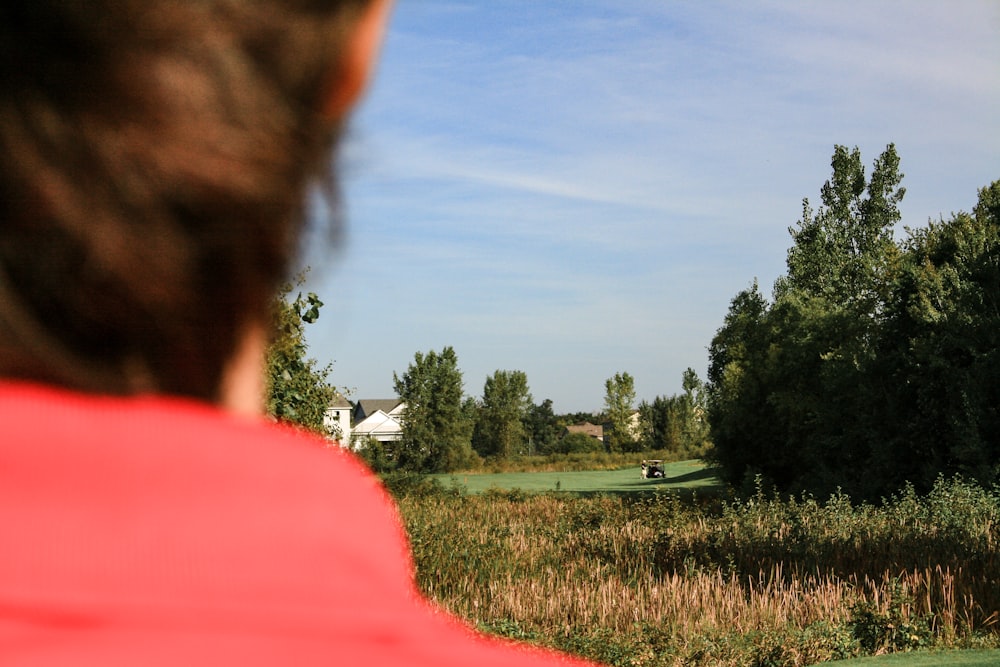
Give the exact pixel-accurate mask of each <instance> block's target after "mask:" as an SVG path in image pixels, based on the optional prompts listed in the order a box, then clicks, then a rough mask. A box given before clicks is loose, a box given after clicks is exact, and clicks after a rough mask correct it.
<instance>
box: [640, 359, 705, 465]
mask: <svg viewBox="0 0 1000 667" xmlns="http://www.w3.org/2000/svg"><path fill="white" fill-rule="evenodd" d="M681 385H682V387H683V389H684V393H683V394H677V395H674V396H657V397H656V398H654V399H653V402H652V403H648V402H646V401H643V402H642V403H640V404H639V429H640V432H641V440H640V442H641V444H642V447H643V449H645V450H647V451H649V450H654V449H655V450H665V451H668V452H671V453H672V454H673V455H674V456H679V457H681V458H700V457H701V456H703V455H704V454H705V451H706V450H707V447H708V444H709V427H708V415H707V409H706V407H707V406H706V400H705V399H706V396H705V387H704V384H703V383H702V381H701V379H699V378H698V374H697V373H695V371H694V370H693V369H691V368H688V369H687V370H686V371H684V375H683V378H682V382H681Z"/></svg>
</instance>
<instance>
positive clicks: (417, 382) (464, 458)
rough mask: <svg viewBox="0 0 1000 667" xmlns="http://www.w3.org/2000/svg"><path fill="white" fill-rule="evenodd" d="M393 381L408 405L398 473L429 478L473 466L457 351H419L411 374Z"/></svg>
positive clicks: (473, 457) (446, 349)
mask: <svg viewBox="0 0 1000 667" xmlns="http://www.w3.org/2000/svg"><path fill="white" fill-rule="evenodd" d="M392 377H393V384H394V386H395V389H396V394H397V395H398V396H399V398H400V400H402V401H403V402H404V403H405V404H406V409H405V410H404V412H403V416H402V424H403V435H402V438H401V440H400V441H399V456H398V459H397V460H398V464H397V466H398V468H399V469H403V470H411V471H414V472H428V473H430V472H451V471H454V470H459V469H462V468H464V467H467V466H470V465H474V463H475V455H474V453H473V451H472V448H471V446H470V443H469V430H468V425H467V424H466V420H465V412H464V410H463V405H462V372H461V371H460V370H459V368H458V356H457V355H456V354H455V350H454V349H452V348H451V347H445V348H444V349H443V350H442V351H441V352H440V353H437V352H434V351H433V350H432V351H430V352H428V353H427V354H421V353H420V352H417V353H416V354H415V355H414V357H413V363H411V364H410V366H409V368H408V369H407V370H406V372H405V373H403V375H402V376H398V375H396V374H395V373H393V374H392Z"/></svg>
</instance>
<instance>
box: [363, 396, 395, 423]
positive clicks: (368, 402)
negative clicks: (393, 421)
mask: <svg viewBox="0 0 1000 667" xmlns="http://www.w3.org/2000/svg"><path fill="white" fill-rule="evenodd" d="M400 404H402V401H401V400H399V399H398V398H363V399H360V400H359V401H358V402H357V404H356V405H355V406H354V414H353V418H354V421H356V422H360V421H362V420H363V419H365V417H368V416H370V415H373V414H375V413H376V412H378V411H379V410H381V411H382V412H384V413H385V414H387V415H391V414H393V413H395V412H398V411H397V410H396V408H398V407H399V406H400Z"/></svg>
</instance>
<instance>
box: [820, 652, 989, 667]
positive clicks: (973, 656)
mask: <svg viewBox="0 0 1000 667" xmlns="http://www.w3.org/2000/svg"><path fill="white" fill-rule="evenodd" d="M823 664H824V665H829V666H830V667H996V666H997V665H1000V651H940V652H936V651H928V652H921V653H895V654H893V655H880V656H873V657H868V658H858V659H856V660H840V661H835V662H824V663H823Z"/></svg>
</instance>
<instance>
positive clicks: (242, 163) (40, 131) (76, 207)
mask: <svg viewBox="0 0 1000 667" xmlns="http://www.w3.org/2000/svg"><path fill="white" fill-rule="evenodd" d="M363 4H364V2H363V0H347V1H344V0H341V1H337V0H326V1H320V0H312V1H310V0H270V1H267V0H256V1H255V0H155V1H151V0H7V2H4V3H3V5H2V8H0V86H2V89H0V159H2V160H3V166H2V167H0V375H3V376H7V377H20V378H28V379H34V380H40V381H45V382H53V383H57V384H60V385H64V386H69V387H73V388H76V389H81V390H85V391H93V392H107V393H124V394H128V393H135V392H142V391H155V392H163V393H172V394H181V395H188V396H195V397H199V398H204V399H208V400H215V399H216V398H217V392H218V389H219V384H220V380H221V375H222V372H223V369H224V367H225V364H226V362H227V361H228V360H229V358H230V356H231V355H232V353H233V351H234V349H235V347H236V346H237V343H238V340H239V338H240V336H241V335H242V332H243V331H244V330H245V328H246V327H247V325H248V324H251V323H255V322H259V323H264V322H265V321H266V320H265V318H266V317H267V314H268V305H269V301H270V298H271V297H272V295H273V293H274V289H275V288H276V286H277V285H278V284H279V283H280V282H281V281H282V280H283V279H284V278H285V277H286V274H287V271H288V267H289V263H290V261H291V260H292V258H293V257H294V254H295V252H296V251H297V249H298V248H297V243H298V238H299V235H300V227H301V221H302V218H303V209H304V203H305V196H306V190H307V189H308V187H309V185H310V184H311V183H313V182H315V181H317V180H318V178H319V177H320V176H332V174H329V173H328V172H327V170H331V169H332V166H330V163H331V151H330V148H331V146H332V144H333V140H334V136H335V134H336V131H337V129H338V127H336V126H337V125H338V123H336V122H333V121H331V120H330V119H329V118H326V117H324V115H323V113H322V106H323V104H322V99H323V96H324V94H325V93H326V92H327V90H326V86H327V85H330V84H331V83H332V82H335V81H336V80H337V72H336V71H334V65H335V64H336V63H337V62H339V59H338V55H339V49H341V48H342V44H343V38H344V36H345V35H346V31H347V29H348V27H349V26H350V25H351V23H350V21H352V20H353V19H354V17H355V16H356V14H357V12H358V10H359V5H363Z"/></svg>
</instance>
